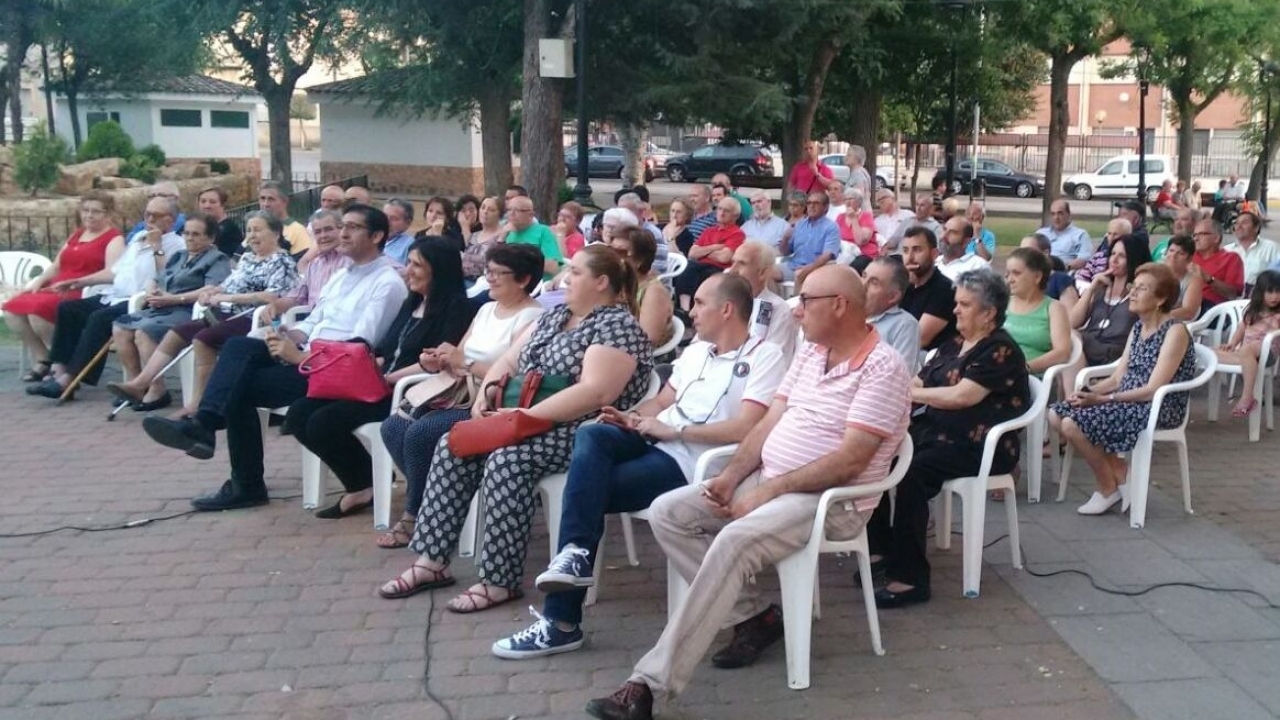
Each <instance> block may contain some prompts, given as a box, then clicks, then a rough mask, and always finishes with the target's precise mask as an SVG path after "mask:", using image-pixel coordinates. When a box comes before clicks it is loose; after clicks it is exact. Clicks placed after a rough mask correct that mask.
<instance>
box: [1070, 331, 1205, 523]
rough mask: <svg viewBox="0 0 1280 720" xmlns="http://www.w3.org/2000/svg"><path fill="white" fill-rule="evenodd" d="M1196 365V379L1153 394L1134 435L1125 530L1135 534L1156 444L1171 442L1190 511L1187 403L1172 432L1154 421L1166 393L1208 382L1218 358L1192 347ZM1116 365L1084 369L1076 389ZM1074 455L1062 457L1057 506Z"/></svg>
mask: <svg viewBox="0 0 1280 720" xmlns="http://www.w3.org/2000/svg"><path fill="white" fill-rule="evenodd" d="M1195 353H1196V364H1197V365H1198V366H1199V368H1200V369H1199V371H1198V372H1197V373H1196V376H1195V377H1193V378H1192V379H1190V380H1188V381H1186V382H1180V383H1170V384H1168V385H1165V386H1164V387H1161V388H1160V389H1159V390H1156V394H1155V397H1153V398H1152V399H1151V411H1150V413H1149V414H1148V416H1147V427H1146V429H1145V430H1143V431H1142V432H1141V433H1139V434H1138V444H1137V445H1135V446H1134V448H1133V451H1132V452H1130V453H1129V479H1128V483H1129V501H1130V505H1129V527H1131V528H1133V529H1135V530H1138V529H1141V528H1142V526H1143V525H1145V524H1146V520H1147V491H1148V489H1149V487H1148V486H1149V485H1150V480H1151V453H1152V446H1153V445H1154V444H1155V443H1157V442H1172V443H1175V444H1177V446H1178V469H1179V470H1180V471H1181V474H1182V504H1183V508H1184V509H1185V510H1186V511H1187V514H1188V515H1190V514H1191V513H1192V510H1191V467H1190V463H1189V462H1188V459H1187V420H1188V419H1189V418H1190V417H1191V403H1190V399H1188V401H1187V412H1186V413H1185V414H1184V415H1183V416H1182V422H1181V423H1179V424H1178V426H1177V427H1175V428H1169V429H1167V430H1160V429H1157V428H1156V421H1157V420H1158V419H1159V417H1160V405H1161V403H1163V402H1164V399H1165V398H1166V397H1167V396H1168V395H1169V393H1175V392H1190V391H1191V390H1194V389H1196V388H1198V387H1200V386H1201V385H1204V384H1205V383H1207V382H1209V379H1210V378H1211V377H1213V374H1214V372H1216V371H1217V369H1218V356H1217V355H1215V354H1214V352H1213V350H1212V349H1211V348H1209V347H1206V346H1204V345H1196V346H1195ZM1116 366H1117V363H1111V364H1109V365H1100V366H1098V367H1090V368H1085V369H1084V371H1083V372H1081V373H1080V375H1079V376H1078V377H1077V378H1076V389H1077V390H1078V389H1080V388H1082V387H1084V384H1085V383H1086V382H1088V381H1089V380H1091V379H1093V378H1098V377H1107V376H1108V375H1110V374H1111V373H1112V372H1114V371H1115V369H1116ZM1073 454H1074V451H1073V449H1072V447H1071V445H1067V450H1066V452H1065V453H1064V454H1063V456H1062V476H1061V477H1060V478H1059V479H1058V502H1062V501H1063V500H1064V499H1065V498H1066V496H1067V480H1068V479H1069V478H1070V477H1071V459H1072V456H1073Z"/></svg>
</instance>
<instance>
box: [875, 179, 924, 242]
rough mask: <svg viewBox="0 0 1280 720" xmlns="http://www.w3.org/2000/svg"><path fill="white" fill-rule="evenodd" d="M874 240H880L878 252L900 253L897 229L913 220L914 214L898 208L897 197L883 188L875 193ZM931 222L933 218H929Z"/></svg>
mask: <svg viewBox="0 0 1280 720" xmlns="http://www.w3.org/2000/svg"><path fill="white" fill-rule="evenodd" d="M876 209H877V210H879V211H880V212H879V213H878V214H877V215H876V238H877V239H879V240H880V242H881V245H880V251H881V252H882V253H889V254H890V255H899V254H901V253H902V249H901V245H902V233H900V232H898V228H900V227H902V224H903V223H905V222H906V221H908V220H913V219H915V213H913V212H911V211H910V210H908V209H906V208H904V207H899V206H898V195H897V193H895V192H894V191H892V190H890V189H888V188H885V189H884V190H880V191H878V192H876ZM929 219H930V220H933V218H932V217H931V218H929ZM935 222H936V221H935Z"/></svg>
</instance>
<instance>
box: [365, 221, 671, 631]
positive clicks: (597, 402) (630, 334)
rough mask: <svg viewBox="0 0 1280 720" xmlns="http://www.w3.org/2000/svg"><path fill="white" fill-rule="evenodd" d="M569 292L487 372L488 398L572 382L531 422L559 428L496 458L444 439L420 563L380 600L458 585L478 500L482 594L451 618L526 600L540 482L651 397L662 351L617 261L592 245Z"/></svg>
mask: <svg viewBox="0 0 1280 720" xmlns="http://www.w3.org/2000/svg"><path fill="white" fill-rule="evenodd" d="M565 287H566V293H565V303H564V304H563V305H560V306H558V307H556V308H555V309H553V310H549V311H547V312H546V313H545V314H543V316H542V317H541V318H540V319H539V320H538V322H536V323H534V324H533V325H531V326H530V327H529V328H528V329H527V330H525V332H524V333H522V334H521V336H520V337H519V339H517V340H516V341H515V342H514V343H513V344H512V346H511V348H510V349H509V350H508V351H507V352H506V353H505V354H503V356H502V357H501V358H499V359H498V360H497V361H496V362H494V363H493V365H492V366H490V368H489V372H488V373H487V374H486V375H485V379H484V382H483V383H482V384H481V387H487V386H488V385H489V384H490V383H492V382H494V381H496V380H498V379H500V378H501V377H502V376H504V375H510V376H511V377H512V378H513V381H514V379H515V378H522V377H524V376H525V374H526V373H529V372H534V371H536V372H542V373H544V374H545V375H546V376H547V377H548V378H551V377H553V376H561V377H564V376H567V377H568V381H569V385H568V387H567V388H565V389H564V390H560V391H559V392H556V393H555V394H553V395H550V396H548V397H546V398H545V399H542V400H540V401H537V402H535V403H534V404H533V406H532V407H531V408H530V409H529V410H528V413H529V414H530V415H533V416H535V417H539V418H543V419H546V420H551V421H553V422H555V426H554V427H553V428H552V429H551V430H550V431H548V432H547V433H545V434H542V435H537V436H535V437H532V438H529V439H527V440H523V441H521V442H519V443H516V444H515V445H511V446H508V447H504V448H499V449H498V450H495V451H494V452H492V453H490V454H489V455H487V456H484V455H480V456H476V457H468V458H460V457H457V456H456V455H454V454H453V453H452V452H450V450H449V442H448V441H449V436H448V435H445V436H444V438H443V439H441V441H440V442H439V444H437V445H436V450H435V456H434V458H432V462H431V470H430V471H429V472H428V474H427V481H426V489H425V490H424V492H423V498H422V508H421V510H419V512H418V522H417V526H416V528H415V529H414V534H413V541H412V542H411V543H410V544H409V547H410V548H411V549H412V550H413V551H414V552H416V553H418V555H419V557H418V559H417V561H416V562H414V564H413V565H412V566H410V567H409V569H408V570H406V571H404V572H403V573H401V574H400V575H398V576H397V577H396V578H395V579H393V580H391V581H390V582H388V583H386V584H384V585H383V586H382V587H381V588H380V589H379V591H378V592H379V594H381V595H382V596H383V597H385V598H402V597H408V596H410V595H414V594H416V593H419V592H422V591H423V590H430V589H432V588H437V587H444V586H446V585H452V584H453V583H454V578H453V576H452V575H451V574H450V572H449V567H448V566H449V559H450V556H452V555H453V553H454V551H455V550H457V547H458V537H459V534H460V533H461V530H462V525H463V521H464V520H465V519H466V516H467V511H468V508H469V506H470V504H471V498H472V497H473V496H474V495H475V494H476V492H477V491H480V492H483V493H484V495H483V497H484V506H485V518H484V537H483V539H482V542H480V543H479V544H478V545H479V553H478V554H479V557H478V562H477V563H476V565H477V566H478V567H479V569H480V582H478V583H476V584H475V585H473V586H471V587H470V588H468V589H467V590H464V591H463V592H462V594H461V595H459V596H458V597H456V598H454V599H453V600H451V601H450V602H449V605H448V607H449V609H450V610H452V611H453V612H459V613H470V612H477V611H479V610H485V609H488V608H490V607H493V606H495V605H500V604H502V603H506V602H510V601H512V600H516V599H518V598H519V597H521V595H522V594H523V593H522V592H521V590H520V583H521V580H522V578H523V574H524V557H525V551H526V550H527V548H528V540H529V528H530V524H531V523H532V521H533V507H534V503H533V493H534V489H535V488H536V486H537V484H538V481H539V480H541V479H542V478H543V477H545V476H547V475H548V474H551V473H557V472H564V471H565V470H566V469H567V468H568V466H569V456H570V453H571V451H572V447H573V437H574V433H575V432H576V431H577V429H578V426H579V425H580V424H581V423H582V422H583V421H584V420H588V419H590V418H592V417H595V416H596V415H597V414H599V412H600V409H601V408H602V407H604V406H605V405H610V406H614V407H617V408H619V409H626V408H629V407H631V406H633V405H635V404H636V403H638V402H639V401H640V400H641V399H642V398H643V397H644V395H645V392H646V390H647V389H648V387H649V375H650V372H651V371H652V369H653V345H652V343H650V342H649V337H648V336H647V335H645V333H644V330H643V329H641V327H640V324H639V323H638V322H637V321H636V318H635V314H634V308H629V307H627V298H633V297H635V287H636V275H635V270H633V269H632V267H631V265H630V264H628V263H627V262H626V261H625V260H623V259H622V258H621V257H619V256H618V254H617V253H616V252H614V251H613V250H612V249H610V248H608V247H606V246H604V245H590V246H587V247H585V248H583V249H582V250H581V251H579V252H578V254H576V255H574V257H573V260H571V261H570V263H569V274H568V276H567V281H566V283H565ZM494 409H495V404H494V399H493V398H492V397H487V396H486V395H485V394H484V393H481V395H480V397H478V398H477V399H476V401H475V402H474V404H473V405H472V410H471V412H472V416H473V417H477V418H478V417H481V416H483V415H485V414H488V413H491V412H493V411H494Z"/></svg>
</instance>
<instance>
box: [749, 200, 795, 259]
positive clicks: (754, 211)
mask: <svg viewBox="0 0 1280 720" xmlns="http://www.w3.org/2000/svg"><path fill="white" fill-rule="evenodd" d="M788 227H789V226H788V225H787V221H786V220H783V219H782V218H780V217H778V216H777V215H774V214H773V203H772V202H771V201H770V200H769V194H768V193H766V192H765V191H763V190H756V191H754V192H752V193H751V219H750V220H748V221H746V222H744V223H743V224H742V232H744V233H746V235H747V239H748V240H760V241H762V242H764V243H765V244H767V245H768V246H769V247H771V248H773V249H774V250H777V249H778V245H779V244H780V243H781V242H782V236H783V235H785V234H786V232H787V228H788Z"/></svg>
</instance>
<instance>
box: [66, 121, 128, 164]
mask: <svg viewBox="0 0 1280 720" xmlns="http://www.w3.org/2000/svg"><path fill="white" fill-rule="evenodd" d="M134 152H136V151H135V150H134V148H133V138H131V137H129V133H127V132H125V131H124V128H122V127H120V123H118V122H116V121H114V120H104V121H103V122H100V123H96V124H95V125H94V126H93V127H92V128H90V129H89V138H88V139H87V140H85V141H84V143H83V144H82V145H81V146H80V150H79V151H77V152H76V158H77V159H78V160H79V161H80V162H85V161H86V160H97V159H98V158H112V157H116V158H126V159H127V158H130V157H133V154H134Z"/></svg>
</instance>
